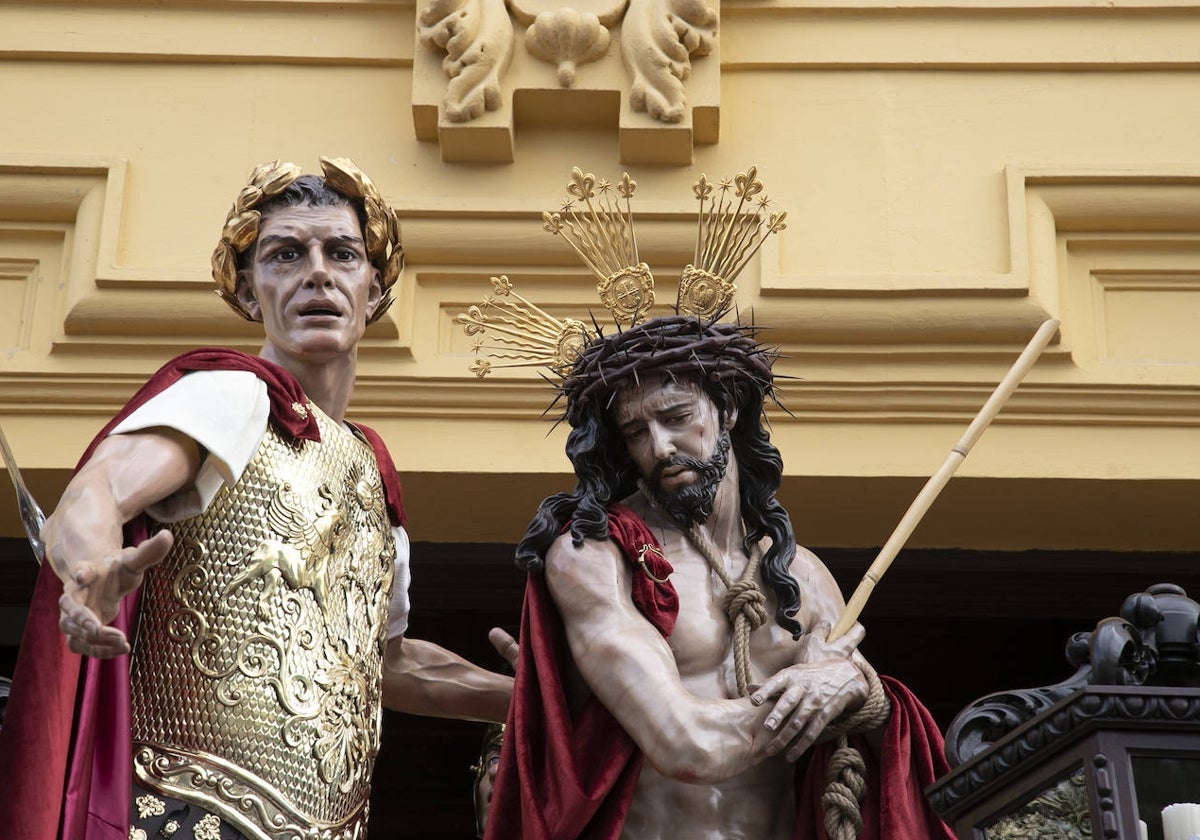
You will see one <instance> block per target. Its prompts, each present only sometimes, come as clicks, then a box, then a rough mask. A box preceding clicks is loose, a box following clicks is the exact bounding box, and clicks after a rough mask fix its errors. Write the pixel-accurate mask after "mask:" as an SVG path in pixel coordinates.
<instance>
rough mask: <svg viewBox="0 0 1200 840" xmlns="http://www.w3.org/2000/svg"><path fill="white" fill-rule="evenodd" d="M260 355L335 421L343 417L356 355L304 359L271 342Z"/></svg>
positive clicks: (349, 392)
mask: <svg viewBox="0 0 1200 840" xmlns="http://www.w3.org/2000/svg"><path fill="white" fill-rule="evenodd" d="M259 356H261V357H262V358H264V359H266V360H267V361H269V362H274V363H275V364H277V365H279V366H280V367H282V368H284V369H285V370H287V371H288V373H290V374H292V376H294V377H296V380H297V381H298V382H299V383H300V387H302V388H303V389H304V393H305V394H306V395H307V396H308V398H309V399H310V400H312V402H313V404H315V405H316V406H317V407H318V408H319V409H321V411H323V412H325V414H326V416H328V417H329V418H330V419H331V420H333V421H334V422H335V423H338V424H341V423H342V422H343V421H344V420H345V419H346V409H347V408H348V407H349V406H350V397H351V395H352V394H353V393H354V376H355V373H356V370H357V357H356V355H355V354H349V355H345V356H339V357H337V358H334V359H321V360H319V361H307V360H304V359H296V358H293V357H291V356H286V355H284V354H282V353H279V352H277V351H275V350H274V348H273V347H271V346H270V345H268V346H266V347H264V348H263V349H262V352H261V353H259Z"/></svg>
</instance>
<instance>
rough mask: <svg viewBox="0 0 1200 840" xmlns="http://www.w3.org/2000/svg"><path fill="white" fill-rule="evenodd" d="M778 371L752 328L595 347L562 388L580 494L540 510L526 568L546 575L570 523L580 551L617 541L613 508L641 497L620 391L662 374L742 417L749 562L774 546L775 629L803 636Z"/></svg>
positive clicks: (522, 556) (677, 330)
mask: <svg viewBox="0 0 1200 840" xmlns="http://www.w3.org/2000/svg"><path fill="white" fill-rule="evenodd" d="M676 351H680V352H676ZM683 351H686V352H683ZM771 361H772V359H771V356H770V354H769V353H767V352H766V351H764V350H763V349H762V348H760V347H759V346H758V344H757V342H756V341H755V340H754V337H753V329H752V328H747V327H742V326H740V325H736V324H716V323H711V322H701V321H698V320H697V319H696V318H694V317H686V316H667V317H663V318H655V319H653V320H651V321H648V322H646V323H645V324H643V325H641V326H638V327H634V328H631V329H629V330H626V331H624V332H623V333H618V334H617V335H615V336H612V337H608V338H604V339H598V340H596V341H594V342H592V344H591V345H589V347H588V348H587V350H585V351H584V354H583V355H582V356H581V358H580V360H579V362H577V363H576V366H575V369H574V371H573V372H572V374H571V375H570V376H568V377H567V379H566V380H564V384H563V388H562V391H563V395H564V396H565V397H566V398H567V412H566V416H565V419H566V420H567V422H568V423H569V424H570V426H571V432H570V434H569V435H568V436H567V457H569V458H570V459H571V463H572V465H573V466H574V467H575V476H576V485H575V489H574V490H573V491H572V492H570V493H556V494H555V495H553V496H550V497H548V498H547V499H545V500H544V501H543V502H542V504H541V505H540V506H539V507H538V511H537V514H536V515H535V516H534V518H533V520H532V521H531V522H530V524H529V528H528V530H527V531H526V532H525V536H524V538H523V539H522V540H521V542H520V543H519V544H518V545H517V563H518V565H520V566H521V567H522V568H525V569H529V570H535V571H536V570H540V569H541V568H542V564H543V563H544V558H545V556H546V552H547V551H549V549H550V546H551V545H552V544H553V543H554V541H555V540H556V539H558V537H559V535H560V534H561V533H562V532H563V527H564V526H565V525H566V524H567V523H568V522H570V529H569V530H570V533H571V538H572V540H573V541H574V543H575V545H576V546H580V545H582V544H583V541H584V540H585V539H593V540H603V539H607V538H608V536H609V533H608V512H607V506H608V504H609V503H611V502H618V501H620V500H621V499H624V498H626V497H627V496H630V495H632V494H633V492H634V491H635V490H637V480H638V477H639V476H638V471H637V467H636V465H635V464H634V463H633V460H632V459H631V458H630V457H629V455H628V453H627V452H626V449H625V441H624V439H623V438H622V436H621V434H620V432H619V431H618V429H617V427H616V424H615V423H614V422H613V419H612V417H611V410H610V408H611V404H612V400H613V397H614V395H615V393H616V391H617V389H618V388H619V387H621V386H622V385H624V384H628V383H630V382H633V381H636V377H637V376H639V375H640V376H646V375H648V374H650V373H652V372H653V373H660V374H662V375H667V376H674V377H676V378H679V379H681V380H683V379H693V380H694V381H696V382H697V383H699V385H700V386H701V387H702V388H703V389H704V392H705V393H706V394H707V395H708V396H709V398H710V399H712V401H713V403H714V404H715V405H716V406H717V409H718V410H719V411H720V415H721V417H722V418H725V417H728V416H729V414H730V412H731V411H732V409H733V408H735V407H736V409H737V413H738V414H737V422H736V423H735V424H734V427H733V428H732V429H731V430H730V433H729V437H730V441H731V443H732V446H733V452H734V455H735V457H736V460H737V465H738V487H739V493H740V497H741V498H740V502H741V515H742V520H743V521H744V522H745V524H746V539H745V544H744V548H745V551H746V552H747V554H749V552H750V549H751V547H752V546H754V545H755V544H756V543H757V542H758V541H759V540H761V539H762V538H763V537H764V536H766V537H770V538H771V547H770V549H769V550H768V551H767V553H766V554H765V555H764V556H763V560H762V567H761V570H762V576H763V580H764V581H765V582H766V584H767V585H768V586H769V587H770V588H771V590H772V591H773V592H774V593H775V599H776V603H777V607H776V612H775V620H776V622H777V623H778V624H779V625H780V626H781V627H783V628H784V629H785V630H787V631H788V632H790V633H792V634H793V635H795V636H798V635H799V634H800V633H802V632H803V628H802V627H801V626H800V623H799V622H798V621H796V619H795V616H796V614H797V613H798V612H799V610H800V587H799V585H798V584H797V583H796V579H795V578H793V577H792V575H791V573H790V572H789V571H788V569H789V567H790V566H791V562H792V560H793V559H794V558H795V555H796V538H795V534H794V533H793V531H792V522H791V519H790V517H789V516H788V514H787V511H786V510H784V509H783V506H782V505H780V504H779V501H778V499H776V494H777V493H778V491H779V486H780V483H781V481H782V480H783V459H782V458H781V457H780V455H779V450H778V449H776V448H775V446H774V444H772V443H771V439H770V437H769V435H768V434H767V430H766V428H765V426H764V415H763V408H764V403H765V401H766V398H767V397H768V396H769V395H773V389H772V384H771V382H772V379H771V372H770V365H771Z"/></svg>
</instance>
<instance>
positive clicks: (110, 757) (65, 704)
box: [0, 347, 404, 840]
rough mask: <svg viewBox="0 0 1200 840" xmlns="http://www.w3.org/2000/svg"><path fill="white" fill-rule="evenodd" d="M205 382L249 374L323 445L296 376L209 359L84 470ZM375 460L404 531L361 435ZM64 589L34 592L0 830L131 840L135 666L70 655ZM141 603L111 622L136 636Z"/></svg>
mask: <svg viewBox="0 0 1200 840" xmlns="http://www.w3.org/2000/svg"><path fill="white" fill-rule="evenodd" d="M199 370H247V371H250V372H252V373H254V374H255V376H257V377H258V378H259V379H261V380H262V381H263V382H264V383H266V385H267V394H268V396H269V399H270V403H271V414H270V418H271V419H270V422H271V423H272V424H274V425H275V426H276V428H277V429H278V430H279V431H280V433H281V434H283V435H284V436H285V437H287V438H290V439H293V440H295V439H303V440H313V441H317V440H320V433H319V432H318V430H317V423H316V419H315V418H314V417H313V415H312V412H309V411H298V410H297V409H296V406H300V407H303V406H304V405H305V399H306V398H305V394H304V390H303V389H302V388H301V387H300V383H299V382H298V381H297V380H296V378H295V377H294V376H292V374H291V373H289V372H288V371H287V370H285V369H284V368H282V367H279V366H278V365H276V364H273V363H272V362H268V361H266V360H265V359H260V358H258V357H257V356H250V355H248V354H246V353H241V352H238V351H236V350H226V349H222V348H211V347H210V348H201V349H199V350H193V351H191V352H190V353H184V354H183V355H181V356H178V357H176V358H175V359H172V360H171V361H170V362H168V363H167V364H166V365H164V366H163V367H162V368H160V369H159V370H158V372H157V373H155V374H154V376H152V377H151V378H150V379H149V380H148V381H147V382H146V384H145V385H144V386H142V388H141V389H139V390H138V392H137V393H135V394H134V395H133V397H131V398H130V400H129V402H128V403H126V405H125V407H124V408H122V409H121V411H120V412H119V413H118V414H117V415H116V416H115V417H114V418H113V419H112V420H111V421H110V422H109V423H108V424H107V425H106V426H105V427H104V429H102V430H101V432H100V433H99V434H98V435H97V436H96V437H95V438H94V439H93V440H92V442H91V444H90V445H89V446H88V447H87V449H86V450H85V451H84V454H83V457H82V458H80V460H79V464H78V465H77V466H76V470H78V469H79V467H82V466H83V464H85V463H86V462H87V460H88V458H90V457H91V455H92V453H93V452H94V451H95V448H96V447H97V446H98V445H99V444H100V442H101V441H102V440H104V438H105V437H107V436H108V433H109V432H110V431H111V430H112V429H113V428H115V427H116V425H117V424H118V423H120V422H121V421H122V420H123V419H125V418H126V417H127V416H129V414H131V413H132V412H133V411H134V410H135V409H137V408H138V407H140V406H141V405H143V404H144V403H146V402H147V401H148V400H149V399H150V398H151V397H153V396H155V395H156V394H159V393H161V392H162V391H163V390H165V389H166V388H168V387H169V386H170V385H172V384H174V383H175V382H177V381H178V380H179V379H180V377H182V376H184V375H185V374H186V373H189V372H191V371H199ZM358 428H359V429H360V430H362V431H363V433H364V437H366V438H367V440H368V441H369V442H370V443H371V445H372V447H373V448H374V449H375V455H376V459H377V461H378V463H379V467H380V476H381V479H382V482H383V487H384V494H385V497H386V500H387V506H388V514H389V518H390V519H391V521H392V522H393V524H399V523H402V522H403V521H404V510H403V502H402V497H401V491H400V483H399V479H398V477H397V475H396V470H395V467H394V466H393V465H392V459H391V456H390V455H389V454H388V452H387V448H386V447H385V446H384V445H383V441H382V440H381V439H380V438H379V435H378V434H376V433H375V432H374V431H372V430H370V429H367V428H366V427H363V426H359V427H358ZM146 533H147V532H146V524H145V521H144V519H143V518H141V517H139V518H138V519H135V520H133V521H132V522H130V523H129V524H127V525H126V527H125V540H126V544H127V545H137V544H138V543H139V542H141V541H142V540H143V539H145V537H146ZM62 591H63V590H62V583H61V582H60V581H59V579H58V577H57V576H56V575H55V574H54V572H53V570H51V569H50V567H49V566H48V565H46V566H43V567H42V569H41V570H40V572H39V574H38V579H37V583H36V585H35V587H34V593H33V599H32V601H31V602H30V607H29V615H28V618H27V619H26V622H25V631H24V634H23V637H22V640H21V650H20V652H19V654H18V657H17V667H16V671H15V673H14V675H13V689H12V694H11V695H10V697H9V700H8V705H7V706H6V707H5V714H4V725H3V727H2V728H0V791H3V794H2V795H0V826H2V827H3V831H4V834H5V836H8V837H14V838H21V840H53V838H55V837H58V836H59V827H60V825H61V827H62V830H63V833H62V835H61V836H62V837H63V838H67V840H75V838H81V837H86V838H87V840H126V838H127V837H128V834H129V789H130V774H131V765H130V761H131V754H130V746H129V744H130V740H129V661H128V657H125V656H122V657H116V658H113V659H108V660H95V659H88V660H84V658H83V657H80V656H78V655H76V654H74V653H71V651H69V650H68V649H67V645H66V640H65V638H64V637H63V635H62V633H61V632H59V629H58V599H59V597H60V596H61V595H62ZM138 595H139V593H134V594H132V595H130V596H129V597H128V598H126V599H125V601H124V602H123V603H122V605H121V610H120V613H119V614H118V616H117V619H116V620H115V621H114V622H113V623H114V625H115V626H118V627H120V628H121V629H122V630H124V631H125V632H126V634H127V635H131V630H132V628H133V626H134V622H135V619H136V613H137V601H138Z"/></svg>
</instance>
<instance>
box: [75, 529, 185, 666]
mask: <svg viewBox="0 0 1200 840" xmlns="http://www.w3.org/2000/svg"><path fill="white" fill-rule="evenodd" d="M174 542H175V538H174V536H173V535H172V534H171V532H170V531H166V530H164V531H159V532H158V533H157V534H155V535H154V536H153V537H150V538H149V539H147V540H145V541H143V542H142V543H141V544H140V545H138V546H133V547H129V548H122V549H118V550H116V551H113V552H110V553H109V554H107V555H105V556H104V557H103V558H101V559H100V560H99V561H97V562H95V563H91V564H87V565H83V566H79V567H78V568H76V569H74V571H73V572H72V574H71V577H70V578H69V579H68V580H66V581H65V582H64V583H63V595H62V597H61V598H60V599H59V601H58V607H59V623H58V626H59V628H60V629H61V630H62V631H63V633H64V634H65V635H66V637H67V647H68V648H70V649H71V650H72V651H74V652H75V653H79V654H83V655H84V656H94V657H97V658H100V659H107V658H110V657H113V656H120V655H121V654H125V653H129V640H128V639H127V638H126V637H125V634H124V633H123V632H121V631H120V630H119V629H117V628H116V627H110V626H108V623H109V622H110V621H112V620H113V619H114V618H116V616H117V610H118V609H119V608H120V606H121V599H122V598H124V597H125V596H126V595H128V594H129V593H130V592H133V591H134V590H135V589H137V588H138V587H139V586H141V585H142V579H143V577H144V576H145V573H146V570H147V569H149V568H150V567H152V566H155V565H157V564H158V563H161V562H162V560H163V558H164V557H166V556H167V553H168V552H169V551H170V550H171V546H172V545H174Z"/></svg>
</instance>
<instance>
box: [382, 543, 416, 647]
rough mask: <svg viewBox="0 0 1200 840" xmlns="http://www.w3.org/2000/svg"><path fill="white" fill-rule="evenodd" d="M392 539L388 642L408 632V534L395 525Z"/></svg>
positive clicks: (409, 576) (409, 577) (409, 578)
mask: <svg viewBox="0 0 1200 840" xmlns="http://www.w3.org/2000/svg"><path fill="white" fill-rule="evenodd" d="M392 537H393V538H394V539H395V540H396V579H395V580H394V581H393V582H392V601H391V604H389V606H388V632H387V637H388V641H391V640H392V639H394V638H396V637H397V636H403V635H404V632H405V631H406V630H408V611H409V603H408V583H409V581H410V580H411V575H410V573H409V569H408V532H407V531H405V530H404V527H403V526H401V525H397V526H396V527H395V528H393V529H392Z"/></svg>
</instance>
